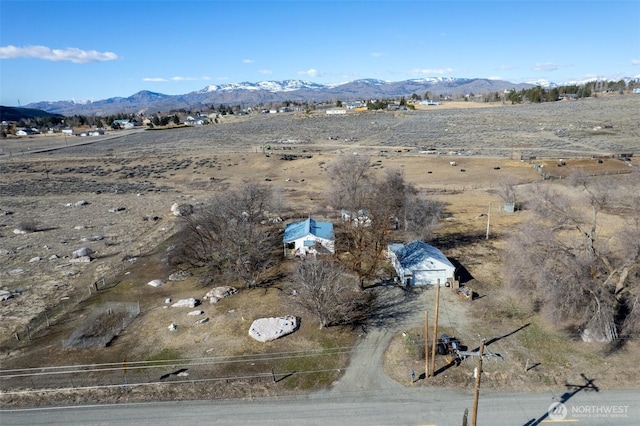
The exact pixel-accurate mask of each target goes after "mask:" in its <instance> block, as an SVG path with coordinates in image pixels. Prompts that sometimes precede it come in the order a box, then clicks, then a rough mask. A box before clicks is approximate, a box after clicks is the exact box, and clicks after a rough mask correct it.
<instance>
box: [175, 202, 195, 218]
mask: <svg viewBox="0 0 640 426" xmlns="http://www.w3.org/2000/svg"><path fill="white" fill-rule="evenodd" d="M171 213H173V215H174V216H188V215H190V214H191V213H193V206H192V205H191V204H186V203H173V205H172V206H171Z"/></svg>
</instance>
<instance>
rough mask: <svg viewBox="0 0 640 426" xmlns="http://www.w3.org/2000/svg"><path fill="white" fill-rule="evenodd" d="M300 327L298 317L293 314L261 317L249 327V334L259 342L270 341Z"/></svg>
mask: <svg viewBox="0 0 640 426" xmlns="http://www.w3.org/2000/svg"><path fill="white" fill-rule="evenodd" d="M297 329H298V319H297V318H296V317H294V316H292V315H286V316H284V317H275V318H259V319H257V320H255V321H254V322H253V323H252V324H251V327H250V328H249V336H251V337H253V338H254V339H256V340H257V341H259V342H268V341H271V340H275V339H277V338H279V337H282V336H286V335H287V334H291V333H293V332H294V331H296V330H297Z"/></svg>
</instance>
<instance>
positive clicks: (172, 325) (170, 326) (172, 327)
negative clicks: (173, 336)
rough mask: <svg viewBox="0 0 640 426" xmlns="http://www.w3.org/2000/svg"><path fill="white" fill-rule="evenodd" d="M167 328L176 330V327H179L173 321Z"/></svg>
mask: <svg viewBox="0 0 640 426" xmlns="http://www.w3.org/2000/svg"><path fill="white" fill-rule="evenodd" d="M167 328H168V329H169V330H171V331H175V329H176V328H178V326H177V325H175V324H173V323H172V324H169V327H167Z"/></svg>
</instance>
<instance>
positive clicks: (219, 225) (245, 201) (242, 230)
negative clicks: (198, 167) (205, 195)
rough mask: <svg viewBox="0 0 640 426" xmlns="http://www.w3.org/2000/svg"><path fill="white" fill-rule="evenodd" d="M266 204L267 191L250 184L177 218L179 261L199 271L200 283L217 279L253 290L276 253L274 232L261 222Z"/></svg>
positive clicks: (268, 203)
mask: <svg viewBox="0 0 640 426" xmlns="http://www.w3.org/2000/svg"><path fill="white" fill-rule="evenodd" d="M272 199H273V197H272V191H271V190H270V189H269V188H268V187H266V186H263V185H257V184H251V183H245V184H243V185H241V186H240V187H239V188H237V189H235V190H231V191H228V192H225V193H221V194H218V195H216V196H214V197H213V198H212V199H211V200H210V201H209V202H208V203H206V204H205V205H203V206H201V207H200V208H199V209H197V210H196V211H195V212H194V213H193V214H191V215H187V216H184V217H183V220H182V229H181V231H180V233H179V235H178V241H179V244H178V247H177V251H176V253H177V254H178V257H179V259H181V260H186V261H187V262H189V263H190V264H192V265H195V266H200V267H203V271H204V272H203V276H202V278H203V279H204V280H205V281H208V280H211V279H213V278H214V277H223V278H224V279H226V280H231V281H234V280H241V281H242V282H244V285H245V286H247V287H253V286H256V285H257V284H259V283H260V282H261V280H262V279H263V278H264V276H265V273H266V272H267V271H268V270H269V269H270V268H271V267H272V266H273V265H274V259H275V257H276V256H277V253H279V250H278V249H279V245H278V242H279V236H278V230H277V229H276V228H275V227H274V226H272V225H270V224H269V223H268V220H267V217H266V212H267V211H268V210H270V209H271V204H270V202H271V200H272Z"/></svg>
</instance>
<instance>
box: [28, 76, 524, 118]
mask: <svg viewBox="0 0 640 426" xmlns="http://www.w3.org/2000/svg"><path fill="white" fill-rule="evenodd" d="M531 87H533V85H531V84H526V83H520V84H514V83H510V82H508V81H501V80H488V79H478V78H471V79H469V78H444V77H434V78H424V79H417V80H405V81H396V82H388V81H382V80H374V79H363V80H356V81H351V82H347V83H342V84H338V85H322V84H317V83H312V82H308V81H302V80H285V81H261V82H258V83H250V82H243V83H228V84H223V85H210V86H207V87H205V88H203V89H201V90H197V91H195V92H190V93H186V94H183V95H165V94H162V93H155V92H149V91H146V90H143V91H141V92H138V93H136V94H134V95H132V96H130V97H127V98H123V97H116V98H109V99H103V100H99V101H93V102H76V101H55V102H48V101H46V102H36V103H31V104H29V105H27V106H29V107H32V108H39V109H44V110H47V111H52V112H57V113H60V114H64V115H67V116H70V115H74V114H79V115H96V116H107V115H111V114H117V113H127V114H128V113H139V114H146V113H149V112H157V111H170V110H176V109H181V108H184V109H187V110H189V109H200V108H207V107H210V106H212V105H214V106H218V105H220V104H223V105H244V106H254V105H259V104H268V103H272V102H273V103H281V102H302V103H304V102H335V101H336V100H341V101H345V102H349V101H353V100H370V99H381V98H382V99H385V98H386V99H388V98H399V97H401V96H405V97H407V98H408V97H410V96H411V95H412V94H414V93H415V94H418V95H420V96H424V94H425V93H426V92H429V93H430V94H431V96H439V95H443V96H460V95H465V94H469V93H474V94H483V93H489V92H502V91H504V90H521V89H528V88H531Z"/></svg>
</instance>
